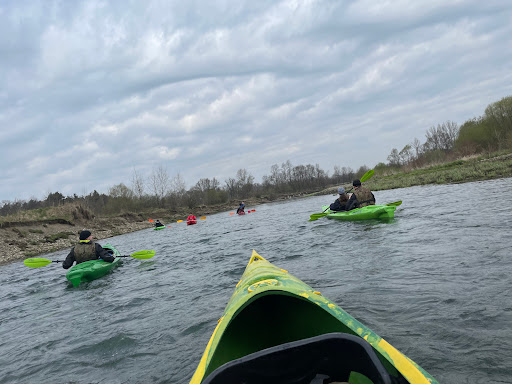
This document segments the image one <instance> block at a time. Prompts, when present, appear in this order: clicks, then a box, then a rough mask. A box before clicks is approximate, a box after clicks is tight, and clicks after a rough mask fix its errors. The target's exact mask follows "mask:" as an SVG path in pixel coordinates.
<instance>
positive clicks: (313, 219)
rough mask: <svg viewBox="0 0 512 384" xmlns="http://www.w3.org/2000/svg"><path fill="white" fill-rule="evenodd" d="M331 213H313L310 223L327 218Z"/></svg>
mask: <svg viewBox="0 0 512 384" xmlns="http://www.w3.org/2000/svg"><path fill="white" fill-rule="evenodd" d="M328 214H329V213H324V212H322V213H313V214H312V215H311V216H309V220H308V221H315V220H318V219H319V218H321V217H324V216H327V215H328Z"/></svg>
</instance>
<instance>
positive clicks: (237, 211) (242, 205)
mask: <svg viewBox="0 0 512 384" xmlns="http://www.w3.org/2000/svg"><path fill="white" fill-rule="evenodd" d="M244 209H245V204H244V202H243V201H242V202H241V203H240V205H239V206H238V209H237V210H236V213H237V214H239V213H241V212H244Z"/></svg>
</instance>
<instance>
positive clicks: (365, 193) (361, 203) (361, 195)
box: [347, 179, 375, 211]
mask: <svg viewBox="0 0 512 384" xmlns="http://www.w3.org/2000/svg"><path fill="white" fill-rule="evenodd" d="M352 185H353V187H354V193H352V196H350V199H348V202H347V211H350V210H352V209H355V208H362V207H366V206H367V205H375V196H373V193H372V192H371V191H370V190H369V189H367V188H365V187H363V186H362V185H361V180H359V179H357V180H354V181H353V182H352Z"/></svg>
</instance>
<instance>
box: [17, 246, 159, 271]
mask: <svg viewBox="0 0 512 384" xmlns="http://www.w3.org/2000/svg"><path fill="white" fill-rule="evenodd" d="M153 256H155V251H153V250H146V251H138V252H135V253H132V254H131V255H120V256H114V257H133V258H134V259H151V258H152V257H153ZM51 263H62V260H48V259H42V258H39V257H31V258H29V259H25V260H24V261H23V264H25V265H26V266H27V267H30V268H40V267H45V266H47V265H48V264H51Z"/></svg>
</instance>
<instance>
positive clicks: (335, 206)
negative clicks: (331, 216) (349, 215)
mask: <svg viewBox="0 0 512 384" xmlns="http://www.w3.org/2000/svg"><path fill="white" fill-rule="evenodd" d="M338 194H339V195H340V196H339V197H338V198H337V199H336V200H334V203H332V204H331V205H330V206H329V209H330V210H331V211H336V212H337V211H346V210H347V202H348V195H347V193H346V192H345V188H343V187H338Z"/></svg>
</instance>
